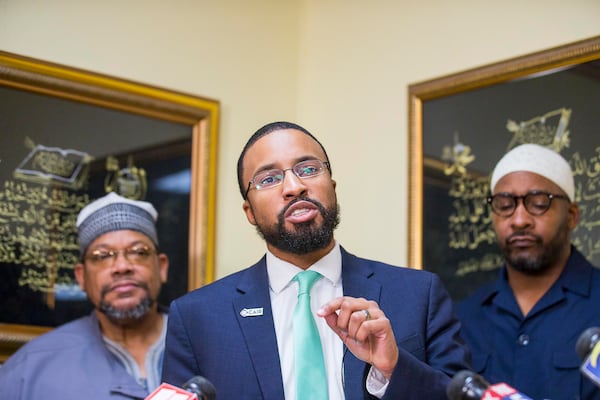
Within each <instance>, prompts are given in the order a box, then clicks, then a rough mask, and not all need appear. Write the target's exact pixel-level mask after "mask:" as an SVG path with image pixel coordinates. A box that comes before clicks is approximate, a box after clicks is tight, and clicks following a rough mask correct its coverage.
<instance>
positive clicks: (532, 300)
mask: <svg viewBox="0 0 600 400" xmlns="http://www.w3.org/2000/svg"><path fill="white" fill-rule="evenodd" d="M490 187H491V192H492V195H491V196H490V197H489V198H488V199H487V201H488V204H489V206H490V212H491V217H492V225H493V228H494V231H495V233H496V238H497V242H498V246H499V248H500V251H501V253H502V256H503V258H504V264H503V265H502V267H501V269H500V272H499V276H498V279H497V281H495V282H492V283H490V284H487V285H485V286H483V287H481V288H479V289H478V290H477V291H476V292H475V293H474V294H473V295H471V296H469V297H468V298H466V299H464V300H462V301H461V302H460V303H459V304H458V306H457V314H458V316H459V319H460V320H461V322H462V326H463V329H462V335H463V337H464V338H465V340H466V341H467V343H468V344H469V345H470V347H471V349H472V352H473V355H472V357H473V369H474V371H475V372H477V373H479V374H481V375H483V377H484V378H486V380H488V381H489V382H507V383H508V384H509V385H511V386H513V387H516V388H518V389H519V390H520V391H521V392H523V393H525V394H527V395H528V396H530V397H531V398H534V399H553V400H567V399H580V400H592V399H600V389H599V388H598V387H597V386H596V385H594V384H593V383H592V382H591V381H590V380H589V379H587V378H586V377H585V376H583V375H582V374H581V373H580V370H579V367H580V365H581V363H582V360H581V359H580V358H579V357H578V355H577V352H576V350H575V349H576V343H577V339H578V338H579V336H580V335H581V333H582V332H584V331H585V330H586V329H587V328H589V327H590V326H600V312H598V307H599V305H600V270H598V269H597V268H595V267H594V266H593V265H592V264H590V263H589V261H587V260H586V258H585V257H584V256H583V254H581V253H580V252H579V251H578V250H577V249H576V248H575V247H574V246H573V244H572V243H571V238H572V232H573V230H574V229H575V227H576V226H577V223H578V222H579V208H578V206H577V204H576V203H575V200H576V196H575V184H574V180H573V173H572V171H571V168H570V166H569V163H568V162H567V160H565V159H564V158H563V157H562V156H561V155H560V154H558V153H556V152H555V151H553V150H551V149H548V148H546V147H544V146H540V145H537V144H523V145H520V146H518V147H515V148H514V149H512V150H511V151H509V152H508V153H506V154H505V155H504V157H502V159H501V160H500V161H499V162H498V163H497V164H496V167H495V168H494V171H493V172H492V176H491V183H490Z"/></svg>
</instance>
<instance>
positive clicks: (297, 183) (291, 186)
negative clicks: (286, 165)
mask: <svg viewBox="0 0 600 400" xmlns="http://www.w3.org/2000/svg"><path fill="white" fill-rule="evenodd" d="M281 185H282V194H283V197H285V198H291V197H298V196H300V195H301V194H303V193H304V192H305V191H306V186H305V185H304V181H303V180H302V179H300V178H298V177H297V176H296V174H294V172H293V171H292V170H291V169H286V170H285V171H283V182H282V183H281Z"/></svg>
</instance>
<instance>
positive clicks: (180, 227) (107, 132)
mask: <svg viewBox="0 0 600 400" xmlns="http://www.w3.org/2000/svg"><path fill="white" fill-rule="evenodd" d="M26 138H27V139H29V140H31V141H32V142H33V143H35V144H39V145H44V146H48V147H57V148H61V149H74V150H77V151H81V152H85V153H88V154H90V155H91V156H93V157H94V161H93V162H92V163H91V164H90V172H89V182H88V184H87V185H85V186H84V187H82V188H79V189H73V188H67V189H65V187H55V186H54V185H53V184H51V183H45V184H43V183H36V182H27V183H26V184H27V185H28V187H30V188H42V189H43V190H46V191H47V192H48V193H49V192H50V191H52V190H53V189H54V188H57V189H58V190H62V191H68V192H69V193H73V194H75V195H80V196H83V195H84V194H87V196H88V197H89V199H90V200H92V199H95V198H97V197H100V196H102V195H103V194H104V190H103V184H104V179H105V176H106V170H105V161H106V157H108V156H116V157H117V158H118V159H119V161H120V166H121V167H124V166H126V165H127V157H128V156H132V157H133V162H134V164H135V166H136V167H141V168H144V169H145V170H146V172H147V177H148V194H147V196H146V200H148V201H150V202H152V203H153V204H154V205H155V207H156V208H157V210H158V212H159V221H158V229H159V242H160V248H161V251H163V252H165V253H167V254H168V255H169V258H170V261H171V262H170V273H169V282H168V283H167V284H166V285H165V287H164V288H163V291H162V294H161V297H160V302H161V303H162V304H164V305H168V303H169V302H170V301H171V300H172V299H174V298H175V297H178V296H180V295H182V294H184V293H185V292H186V291H187V288H188V254H189V251H188V232H189V207H190V206H189V204H190V203H189V202H190V195H189V182H188V187H187V190H185V188H184V189H183V190H181V188H179V189H174V190H171V191H165V190H163V189H162V188H161V187H159V185H158V183H159V181H160V180H161V179H162V178H165V177H169V176H173V175H177V174H184V175H185V174H186V173H187V174H188V176H189V171H190V168H191V150H192V149H191V146H192V144H191V143H192V132H191V128H190V126H188V125H184V124H179V123H173V122H169V121H164V120H160V119H155V118H150V117H146V116H141V115H136V114H131V113H127V112H121V111H117V110H113V109H108V108H102V107H98V106H92V105H88V104H84V103H79V102H74V101H70V100H64V99H61V98H57V97H53V96H46V95H41V94H35V93H32V92H27V91H22V90H17V89H12V88H5V87H0V190H3V188H4V187H5V185H6V183H7V182H13V183H14V182H17V183H20V182H21V180H20V179H18V178H16V177H14V176H13V171H14V169H15V168H16V166H18V165H19V164H20V162H21V161H22V160H23V159H24V158H25V157H26V156H27V154H28V153H29V152H30V151H31V149H30V148H27V147H26V146H25V140H26ZM0 203H1V202H0ZM5 203H6V202H5ZM0 206H6V204H0ZM74 212H76V210H71V214H73V213H74ZM0 217H2V216H1V215H0ZM0 234H1V233H0ZM5 239H7V238H5ZM0 241H2V238H1V237H0ZM23 268H24V267H23V266H22V265H14V264H10V263H2V262H0V323H10V324H23V325H39V326H56V325H59V324H62V323H64V322H66V321H69V320H72V319H74V318H76V317H78V316H81V315H83V314H85V313H87V312H88V311H89V309H90V306H89V304H88V302H87V300H69V301H62V300H60V299H57V300H56V303H55V305H54V306H53V307H48V305H47V303H48V302H47V299H46V295H45V294H44V293H40V292H39V291H36V290H31V289H30V288H28V287H26V286H22V285H19V284H18V282H19V277H20V276H21V273H22V270H23Z"/></svg>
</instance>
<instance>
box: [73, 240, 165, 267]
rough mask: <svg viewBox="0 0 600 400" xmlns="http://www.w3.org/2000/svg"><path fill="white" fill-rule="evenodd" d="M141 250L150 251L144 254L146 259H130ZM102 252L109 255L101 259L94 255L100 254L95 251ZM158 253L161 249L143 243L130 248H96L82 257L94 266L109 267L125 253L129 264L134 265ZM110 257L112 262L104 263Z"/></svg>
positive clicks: (124, 255)
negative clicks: (95, 257)
mask: <svg viewBox="0 0 600 400" xmlns="http://www.w3.org/2000/svg"><path fill="white" fill-rule="evenodd" d="M141 250H144V251H145V252H147V253H148V254H147V255H144V256H143V257H144V260H142V261H137V262H135V261H132V260H130V259H129V257H131V256H132V254H133V253H139V252H140V251H141ZM100 252H102V253H104V252H105V253H107V254H106V256H107V257H105V258H99V259H98V258H97V259H94V258H93V257H94V256H98V254H96V255H95V254H94V253H100ZM158 253H159V250H158V249H157V248H152V247H149V246H147V245H141V246H139V245H138V246H132V247H128V248H125V249H118V250H115V249H95V250H93V251H92V252H91V253H89V254H85V255H84V256H83V257H82V259H83V261H89V262H90V264H92V265H94V266H104V267H108V266H113V265H114V264H115V263H116V262H117V259H118V258H119V256H120V255H121V254H123V257H124V258H125V260H126V261H127V262H128V263H129V264H132V265H133V264H140V263H143V262H145V261H147V260H148V259H149V258H150V256H152V255H153V254H154V255H156V254H158ZM109 258H110V259H111V260H112V261H111V262H110V264H106V265H103V264H104V262H105V260H108V259H109Z"/></svg>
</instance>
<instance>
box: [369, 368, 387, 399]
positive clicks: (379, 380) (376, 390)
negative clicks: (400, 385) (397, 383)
mask: <svg viewBox="0 0 600 400" xmlns="http://www.w3.org/2000/svg"><path fill="white" fill-rule="evenodd" d="M389 384H390V381H389V380H388V379H387V378H386V377H385V376H384V375H383V373H381V371H379V370H378V369H377V368H375V367H373V366H371V368H370V369H369V374H368V375H367V392H369V394H371V395H373V396H375V397H377V398H378V399H380V398H382V397H383V395H384V394H385V391H386V390H387V387H388V385H389Z"/></svg>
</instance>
